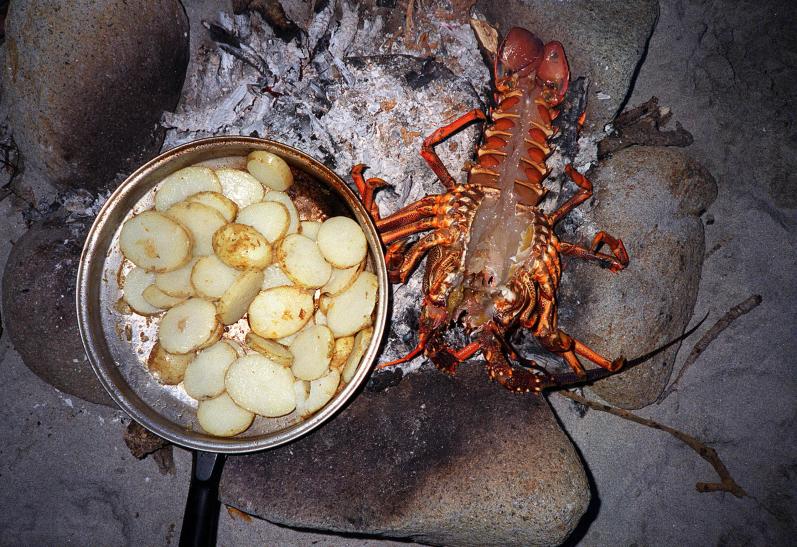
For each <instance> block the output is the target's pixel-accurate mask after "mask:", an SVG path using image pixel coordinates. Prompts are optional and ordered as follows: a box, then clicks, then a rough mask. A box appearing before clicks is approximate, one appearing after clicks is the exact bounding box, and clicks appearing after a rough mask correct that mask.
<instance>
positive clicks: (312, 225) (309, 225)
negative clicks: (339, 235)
mask: <svg viewBox="0 0 797 547" xmlns="http://www.w3.org/2000/svg"><path fill="white" fill-rule="evenodd" d="M320 228H321V223H320V222H318V221H317V220H302V221H301V222H299V233H300V234H302V235H303V236H304V237H309V238H310V239H312V240H313V241H315V240H316V237H317V236H318V230H319V229H320Z"/></svg>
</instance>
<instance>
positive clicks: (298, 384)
mask: <svg viewBox="0 0 797 547" xmlns="http://www.w3.org/2000/svg"><path fill="white" fill-rule="evenodd" d="M293 393H294V395H296V409H297V410H298V411H299V412H300V413H301V412H302V409H303V408H304V405H305V402H306V401H307V395H308V394H309V393H310V382H307V381H305V380H296V381H295V382H294V383H293Z"/></svg>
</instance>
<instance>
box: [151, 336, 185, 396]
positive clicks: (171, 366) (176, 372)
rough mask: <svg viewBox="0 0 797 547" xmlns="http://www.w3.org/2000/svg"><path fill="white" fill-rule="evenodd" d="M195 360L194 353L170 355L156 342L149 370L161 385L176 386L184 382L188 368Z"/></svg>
mask: <svg viewBox="0 0 797 547" xmlns="http://www.w3.org/2000/svg"><path fill="white" fill-rule="evenodd" d="M193 358H194V354H193V353H189V354H186V355H178V354H174V353H169V352H168V351H166V350H165V349H163V346H161V345H160V344H159V343H157V342H156V343H155V345H154V346H152V351H150V352H149V358H148V359H147V368H148V369H149V371H150V372H151V373H152V374H153V375H154V376H155V378H157V380H158V381H159V382H160V383H162V384H166V385H168V386H176V385H177V384H179V383H180V382H182V381H183V376H184V374H185V370H186V367H188V364H189V363H190V362H191V359H193Z"/></svg>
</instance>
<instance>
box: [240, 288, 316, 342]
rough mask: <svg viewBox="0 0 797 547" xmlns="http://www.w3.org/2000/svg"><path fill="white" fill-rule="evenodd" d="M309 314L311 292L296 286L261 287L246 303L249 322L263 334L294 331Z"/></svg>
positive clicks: (273, 334)
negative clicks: (261, 289)
mask: <svg viewBox="0 0 797 547" xmlns="http://www.w3.org/2000/svg"><path fill="white" fill-rule="evenodd" d="M312 316H313V295H312V294H311V293H310V292H308V291H305V290H302V289H299V288H296V287H274V288H273V289H268V290H267V291H261V293H260V294H258V295H257V296H256V297H255V299H254V300H253V301H252V303H251V304H250V305H249V326H250V327H251V328H252V330H253V331H255V334H257V335H259V336H262V337H263V338H282V337H284V336H288V335H290V334H293V333H295V332H298V331H299V330H300V329H301V328H302V327H303V326H304V325H305V324H306V323H307V322H308V321H310V319H311V318H312Z"/></svg>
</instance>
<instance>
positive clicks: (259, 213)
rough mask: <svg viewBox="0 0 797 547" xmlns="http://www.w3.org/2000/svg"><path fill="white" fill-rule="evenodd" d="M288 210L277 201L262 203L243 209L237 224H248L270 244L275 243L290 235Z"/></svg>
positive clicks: (236, 220)
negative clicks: (287, 234)
mask: <svg viewBox="0 0 797 547" xmlns="http://www.w3.org/2000/svg"><path fill="white" fill-rule="evenodd" d="M290 220H291V219H290V215H289V214H288V209H287V208H286V207H285V206H284V205H283V204H282V203H279V202H277V201H261V202H260V203H253V204H252V205H250V206H248V207H246V208H245V209H242V210H241V212H240V213H238V218H237V219H235V222H237V223H238V224H246V225H247V226H251V227H252V228H254V229H255V230H257V231H258V232H260V233H261V234H262V235H263V236H264V237H265V238H266V239H267V240H268V242H269V243H274V242H275V241H277V240H278V239H280V238H282V237H284V236H285V234H286V233H288V225H289V224H290Z"/></svg>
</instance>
